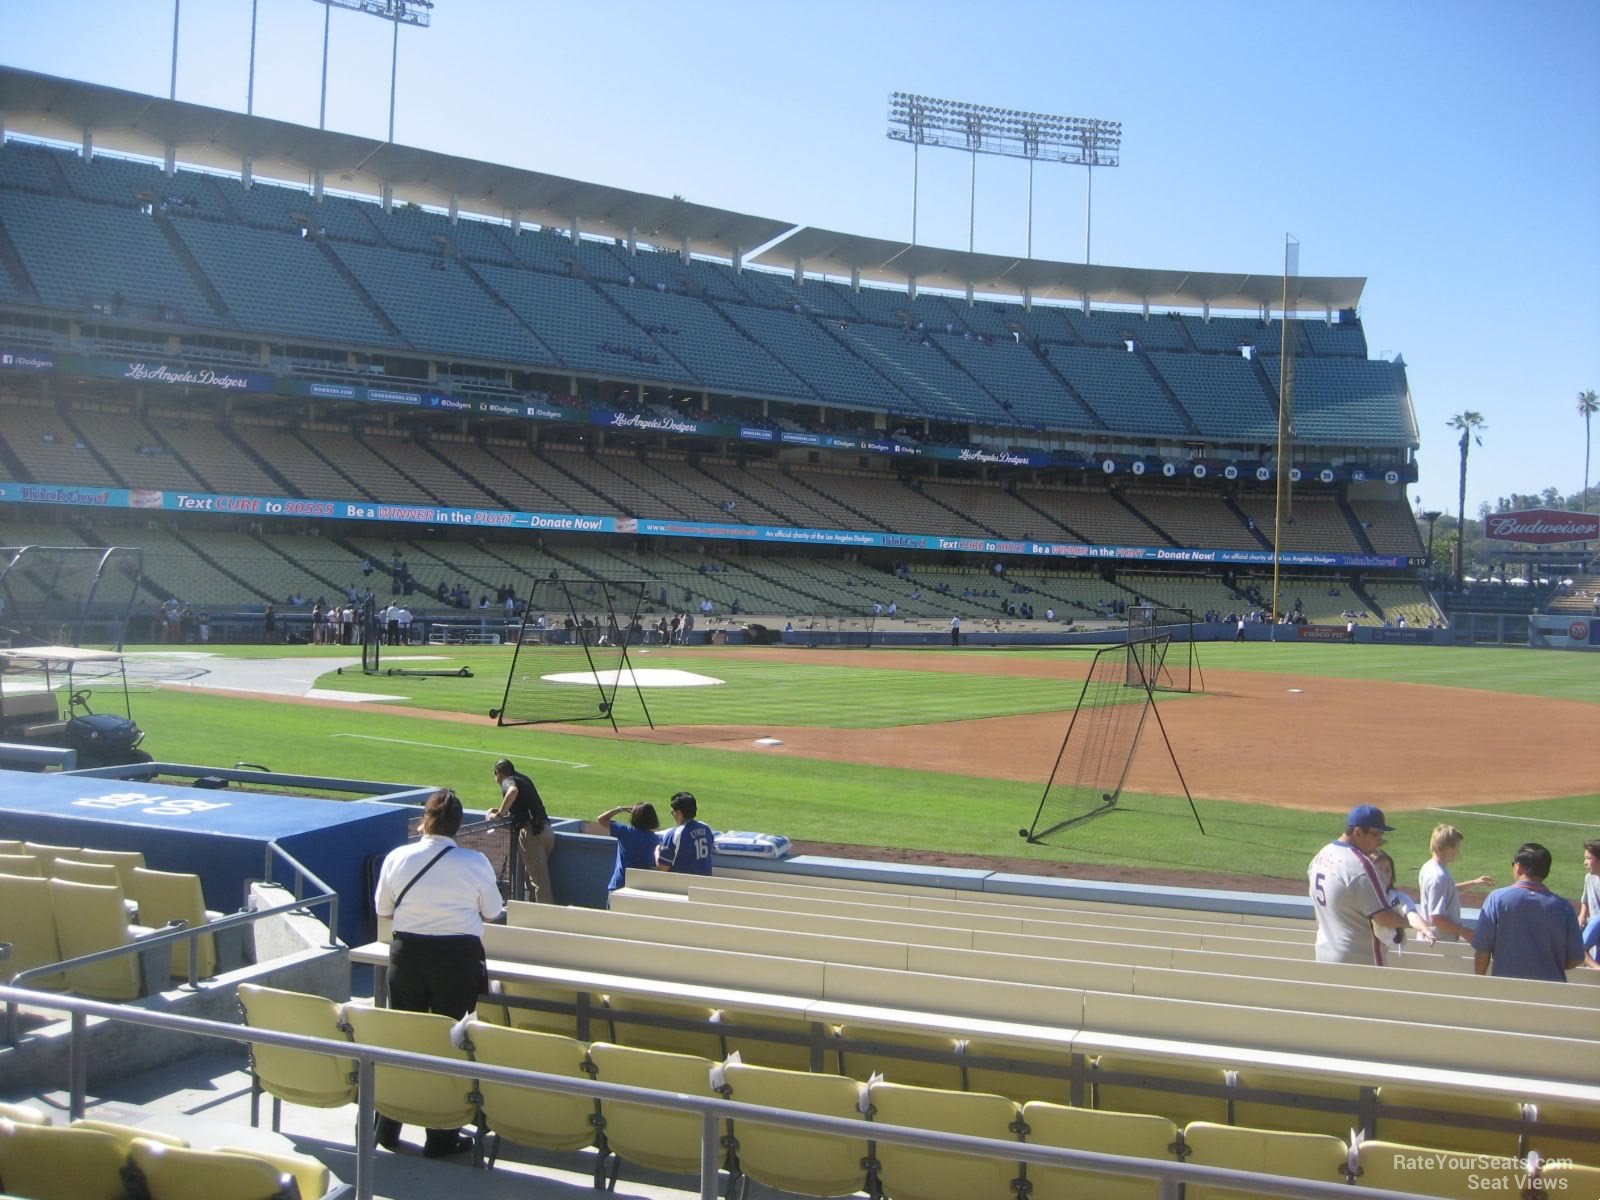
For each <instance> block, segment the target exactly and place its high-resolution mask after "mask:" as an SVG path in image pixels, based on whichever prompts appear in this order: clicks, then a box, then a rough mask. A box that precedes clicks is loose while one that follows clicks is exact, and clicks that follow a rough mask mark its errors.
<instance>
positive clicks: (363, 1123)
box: [0, 987, 1416, 1200]
mask: <svg viewBox="0 0 1600 1200" xmlns="http://www.w3.org/2000/svg"><path fill="white" fill-rule="evenodd" d="M0 998H4V999H5V1000H6V1002H7V1003H8V1004H10V1003H15V1002H19V1001H26V1002H27V1003H29V1004H35V1005H38V1006H39V1007H44V1008H58V1009H61V1010H62V1011H64V1012H67V1013H70V1014H71V1015H72V1032H73V1038H74V1054H73V1058H72V1067H71V1071H72V1079H71V1081H70V1089H69V1091H70V1098H69V1102H68V1114H69V1116H70V1117H71V1118H72V1119H73V1120H77V1119H78V1118H80V1117H82V1116H83V1112H84V1102H85V1097H86V1096H87V1093H88V1080H87V1075H88V1063H87V1060H86V1057H85V1056H84V1055H83V1054H81V1053H79V1052H77V1051H76V1046H77V1039H78V1038H80V1037H81V1036H82V1034H83V1032H84V1030H86V1029H87V1025H88V1018H89V1017H101V1018H104V1019H106V1020H113V1021H123V1022H126V1023H128V1024H131V1025H141V1026H145V1027H147V1028H152V1029H163V1030H167V1031H169V1032H173V1033H188V1034H193V1035H195V1036H199V1037H215V1038H222V1039H224V1040H227V1041H234V1042H255V1043H259V1044H261V1045H266V1046H280V1047H283V1048H284V1049H288V1050H309V1051H312V1052H314V1053H319V1054H328V1055H332V1056H334V1057H337V1058H348V1059H354V1060H355V1061H356V1063H357V1067H358V1070H357V1075H358V1080H357V1091H358V1101H357V1113H356V1156H355V1157H356V1178H355V1195H356V1200H372V1195H373V1190H372V1189H373V1165H372V1159H373V1153H374V1149H375V1141H374V1129H373V1117H374V1115H375V1113H376V1108H375V1105H374V1101H375V1094H374V1093H375V1087H374V1083H375V1080H376V1068H377V1067H378V1066H379V1065H382V1066H390V1067H407V1068H410V1069H412V1070H417V1071H427V1072H429V1073H431V1074H435V1075H449V1076H454V1077H455V1078H458V1079H461V1078H466V1079H473V1080H477V1081H488V1082H492V1083H502V1084H508V1085H511V1086H514V1087H535V1088H538V1089H539V1090H541V1091H551V1092H564V1093H565V1092H570V1093H575V1094H577V1095H580V1096H588V1097H591V1098H593V1099H598V1100H602V1101H604V1100H612V1101H619V1102H628V1103H633V1104H644V1105H648V1106H650V1107H654V1108H666V1109H672V1110H674V1111H689V1112H694V1113H697V1114H698V1115H699V1116H700V1118H701V1134H700V1136H701V1153H700V1162H701V1174H700V1196H701V1200H716V1197H717V1182H718V1178H717V1161H718V1153H717V1152H718V1150H719V1149H720V1148H721V1134H720V1132H719V1125H720V1123H721V1122H722V1121H724V1120H734V1121H750V1122H752V1123H758V1124H762V1125H777V1126H780V1127H783V1128H786V1129H796V1130H800V1131H803V1132H807V1133H819V1134H835V1135H839V1136H844V1137H850V1138H869V1139H871V1140H873V1141H879V1142H892V1143H894V1144H895V1145H902V1146H915V1147H918V1148H920V1149H924V1150H945V1151H955V1152H964V1153H968V1154H977V1155H983V1156H986V1157H991V1158H1003V1159H1005V1160H1008V1161H1013V1162H1027V1163H1035V1164H1038V1165H1040V1166H1051V1167H1076V1168H1079V1169H1081V1170H1091V1171H1100V1172H1104V1173H1107V1174H1112V1175H1118V1176H1133V1177H1135V1178H1140V1179H1155V1180H1158V1181H1159V1182H1160V1185H1161V1198H1162V1200H1177V1197H1178V1195H1179V1188H1180V1186H1181V1185H1182V1184H1184V1183H1195V1184H1210V1185H1212V1186H1215V1187H1228V1188H1236V1189H1238V1190H1241V1191H1247V1192H1255V1193H1259V1194H1261V1195H1267V1196H1282V1197H1288V1198H1289V1200H1350V1195H1351V1192H1350V1185H1349V1184H1348V1183H1322V1182H1318V1181H1314V1180H1307V1179H1289V1178H1285V1177H1283V1176H1276V1175H1265V1174H1261V1173H1257V1172H1252V1171H1236V1170H1232V1169H1229V1168H1225V1167H1204V1166H1195V1165H1191V1164H1187V1163H1178V1162H1165V1161H1161V1160H1158V1159H1147V1158H1126V1157H1123V1156H1122V1155H1116V1154H1099V1153H1095V1152H1093V1151H1088V1150H1063V1149H1060V1148H1058V1147H1054V1146H1042V1145H1037V1144H1034V1143H1030V1142H1017V1141H1009V1140H1001V1139H996V1138H982V1137H971V1136H968V1135H966V1134H955V1133H940V1132H937V1131H930V1130H926V1129H914V1128H911V1127H908V1126H903V1125H885V1124H879V1123H878V1122H876V1121H872V1122H866V1121H858V1120H853V1119H850V1118H845V1117H827V1116H821V1115H818V1114H814V1113H803V1112H794V1111H791V1110H787V1109H778V1108H765V1107H763V1106H761V1105H756V1104H746V1103H743V1102H741V1101H737V1100H721V1099H716V1098H713V1097H709V1096H689V1095H685V1094H684V1093H681V1092H660V1091H653V1090H651V1089H649V1088H641V1087H633V1086H630V1085H627V1084H620V1083H603V1082H601V1081H599V1080H590V1079H581V1078H575V1077H571V1076H566V1075H547V1074H543V1073H541V1072H537V1071H521V1070H516V1069H513V1068H511V1067H497V1066H492V1065H490V1064H488V1063H481V1062H467V1063H463V1062H462V1061H461V1060H460V1059H449V1058H436V1057H434V1056H433V1055H429V1054H417V1053H414V1052H412V1051H408V1050H391V1049H388V1048H387V1047H383V1046H369V1045H364V1044H362V1043H360V1042H346V1041H335V1040H333V1039H331V1038H319V1037H309V1036H306V1035H304V1034H295V1033H280V1032H278V1031H276V1030H271V1029H259V1028H254V1027H250V1026H241V1025H233V1024H229V1023H227V1022H225V1021H212V1020H206V1019H202V1018H199V1017H180V1016H177V1015H175V1014H173V1013H162V1012H153V1011H151V1010H148V1009H130V1008H123V1007H120V1006H118V1005H115V1004H106V1003H103V1002H101V1001H97V1000H84V999H80V998H77V997H62V996H51V995H47V994H40V993H38V992H29V991H25V990H23V989H18V988H15V987H0ZM464 1067H465V1068H468V1069H465V1070H464V1069H463V1068H464ZM1361 1196H1362V1198H1363V1200H1416V1193H1414V1192H1394V1191H1389V1190H1388V1189H1386V1188H1363V1189H1362V1191H1361Z"/></svg>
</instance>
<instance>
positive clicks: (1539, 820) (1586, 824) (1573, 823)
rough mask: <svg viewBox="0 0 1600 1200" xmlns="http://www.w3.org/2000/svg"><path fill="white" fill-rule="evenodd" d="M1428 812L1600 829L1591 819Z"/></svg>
mask: <svg viewBox="0 0 1600 1200" xmlns="http://www.w3.org/2000/svg"><path fill="white" fill-rule="evenodd" d="M1428 811H1429V812H1436V813H1449V814H1450V815H1451V816H1460V817H1488V818H1489V819H1490V820H1494V821H1531V822H1533V824H1535V825H1570V826H1571V827H1572V828H1573V829H1600V824H1596V823H1595V822H1593V821H1556V820H1552V819H1551V818H1549V817H1516V816H1512V815H1511V814H1510V813H1486V812H1473V811H1472V810H1471V809H1470V808H1430V809H1429V810H1428Z"/></svg>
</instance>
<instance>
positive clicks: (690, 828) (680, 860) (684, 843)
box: [656, 792, 716, 875]
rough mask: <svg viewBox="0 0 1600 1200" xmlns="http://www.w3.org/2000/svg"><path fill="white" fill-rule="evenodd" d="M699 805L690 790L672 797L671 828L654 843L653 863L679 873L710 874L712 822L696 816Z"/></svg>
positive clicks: (714, 844) (713, 843)
mask: <svg viewBox="0 0 1600 1200" xmlns="http://www.w3.org/2000/svg"><path fill="white" fill-rule="evenodd" d="M698 808H699V805H698V803H697V802H696V801H695V798H694V793H693V792H679V793H678V794H677V795H675V796H674V797H673V798H672V820H673V828H672V829H670V830H668V831H667V833H666V835H665V836H664V837H662V838H661V841H660V844H659V845H658V846H657V847H656V867H657V868H658V869H660V870H662V871H674V872H676V873H678V874H680V875H709V874H711V853H712V851H713V850H714V849H715V846H716V842H715V839H714V838H713V836H712V833H711V826H709V825H707V824H706V823H705V822H704V821H701V820H698V819H697V818H696V813H697V811H698Z"/></svg>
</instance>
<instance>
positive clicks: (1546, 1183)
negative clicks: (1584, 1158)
mask: <svg viewBox="0 0 1600 1200" xmlns="http://www.w3.org/2000/svg"><path fill="white" fill-rule="evenodd" d="M1539 1188H1540V1190H1539V1191H1538V1192H1537V1193H1536V1195H1539V1196H1543V1197H1548V1198H1550V1200H1554V1198H1555V1197H1557V1196H1563V1197H1566V1200H1600V1167H1592V1166H1589V1165H1588V1164H1586V1163H1577V1162H1571V1161H1569V1160H1567V1159H1556V1160H1552V1161H1551V1162H1548V1163H1546V1164H1545V1165H1544V1166H1542V1167H1540V1168H1539Z"/></svg>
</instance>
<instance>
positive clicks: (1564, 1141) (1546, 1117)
mask: <svg viewBox="0 0 1600 1200" xmlns="http://www.w3.org/2000/svg"><path fill="white" fill-rule="evenodd" d="M1535 1107H1536V1108H1537V1109H1538V1114H1539V1121H1540V1122H1541V1123H1544V1124H1547V1125H1573V1126H1576V1127H1577V1128H1579V1129H1581V1130H1584V1131H1585V1133H1586V1135H1585V1136H1576V1137H1559V1136H1556V1135H1554V1134H1551V1135H1546V1134H1543V1133H1540V1132H1539V1126H1538V1125H1537V1124H1536V1125H1534V1127H1533V1128H1532V1129H1531V1130H1529V1131H1528V1147H1529V1149H1532V1150H1537V1151H1538V1152H1539V1157H1540V1158H1544V1159H1572V1160H1573V1161H1574V1162H1577V1163H1582V1164H1584V1165H1586V1166H1591V1167H1600V1112H1596V1111H1595V1110H1594V1109H1592V1108H1588V1109H1585V1108H1579V1107H1578V1106H1577V1105H1575V1104H1546V1103H1544V1102H1543V1101H1541V1102H1540V1103H1539V1104H1537V1105H1536V1106H1535ZM1595 1195H1596V1198H1597V1200H1600V1192H1596V1193H1595Z"/></svg>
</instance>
